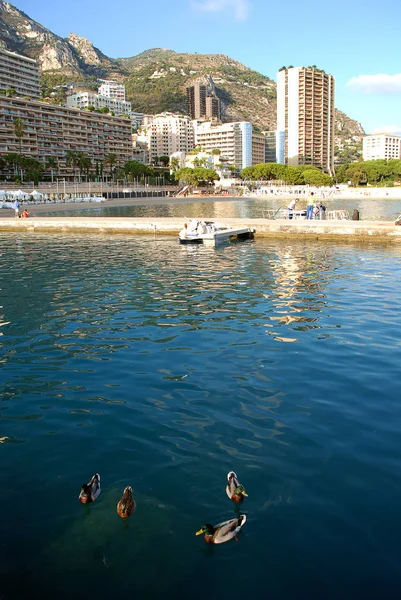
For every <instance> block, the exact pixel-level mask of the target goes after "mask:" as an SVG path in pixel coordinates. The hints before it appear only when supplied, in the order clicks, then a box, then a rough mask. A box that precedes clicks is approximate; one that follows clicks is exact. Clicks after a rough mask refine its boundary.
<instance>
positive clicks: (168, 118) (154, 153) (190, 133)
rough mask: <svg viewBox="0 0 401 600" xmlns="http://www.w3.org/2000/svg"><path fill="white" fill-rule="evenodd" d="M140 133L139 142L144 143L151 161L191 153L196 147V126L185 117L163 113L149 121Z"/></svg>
mask: <svg viewBox="0 0 401 600" xmlns="http://www.w3.org/2000/svg"><path fill="white" fill-rule="evenodd" d="M147 123H148V124H147V125H146V126H143V127H142V130H141V131H140V132H139V133H138V137H137V140H138V142H144V143H145V144H146V147H147V149H148V155H149V160H150V161H153V160H154V158H155V157H160V156H171V155H172V154H174V152H185V153H187V152H190V151H191V150H193V149H194V147H195V131H194V124H193V123H192V121H191V119H190V118H189V117H187V116H185V115H177V114H173V113H167V112H165V113H161V114H159V115H156V116H154V117H153V118H152V119H149V120H147Z"/></svg>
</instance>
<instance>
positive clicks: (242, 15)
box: [192, 0, 251, 21]
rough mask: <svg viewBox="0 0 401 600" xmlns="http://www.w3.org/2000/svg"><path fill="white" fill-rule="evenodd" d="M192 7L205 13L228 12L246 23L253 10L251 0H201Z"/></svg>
mask: <svg viewBox="0 0 401 600" xmlns="http://www.w3.org/2000/svg"><path fill="white" fill-rule="evenodd" d="M192 5H193V6H194V7H195V8H196V9H198V10H202V11H204V12H211V13H217V12H223V11H225V12H227V13H228V14H230V13H231V14H233V15H234V18H235V19H237V21H245V19H247V18H248V15H249V11H250V8H251V5H250V0H200V2H193V3H192Z"/></svg>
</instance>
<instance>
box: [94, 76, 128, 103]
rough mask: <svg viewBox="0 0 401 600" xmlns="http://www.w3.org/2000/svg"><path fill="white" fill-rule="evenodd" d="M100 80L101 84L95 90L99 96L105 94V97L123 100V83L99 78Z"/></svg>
mask: <svg viewBox="0 0 401 600" xmlns="http://www.w3.org/2000/svg"><path fill="white" fill-rule="evenodd" d="M101 82H102V84H101V85H100V86H99V88H98V90H97V91H98V94H99V95H100V96H106V98H112V99H113V100H121V101H122V102H125V85H123V84H122V83H117V82H116V81H109V80H106V79H101Z"/></svg>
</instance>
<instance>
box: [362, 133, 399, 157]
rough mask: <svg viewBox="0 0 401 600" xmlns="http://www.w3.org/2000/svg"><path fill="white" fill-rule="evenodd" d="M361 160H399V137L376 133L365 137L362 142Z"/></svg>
mask: <svg viewBox="0 0 401 600" xmlns="http://www.w3.org/2000/svg"><path fill="white" fill-rule="evenodd" d="M362 148H363V160H377V159H378V158H384V160H390V159H391V158H398V159H400V158H401V135H393V134H390V133H377V134H372V135H365V136H364V138H363V140H362Z"/></svg>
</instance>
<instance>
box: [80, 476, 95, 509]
mask: <svg viewBox="0 0 401 600" xmlns="http://www.w3.org/2000/svg"><path fill="white" fill-rule="evenodd" d="M99 495H100V475H99V473H95V474H94V476H93V477H92V479H91V480H90V482H89V483H84V484H83V486H82V488H81V493H80V494H79V499H80V501H81V502H82V504H89V502H94V501H95V500H96V498H98V496H99Z"/></svg>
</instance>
